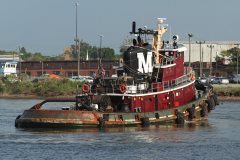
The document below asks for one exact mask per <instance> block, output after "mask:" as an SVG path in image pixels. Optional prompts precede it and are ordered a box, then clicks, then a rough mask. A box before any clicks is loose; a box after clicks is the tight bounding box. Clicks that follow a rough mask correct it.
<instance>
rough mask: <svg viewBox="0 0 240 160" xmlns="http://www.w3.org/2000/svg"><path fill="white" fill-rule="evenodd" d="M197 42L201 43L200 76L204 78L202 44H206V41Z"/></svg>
mask: <svg viewBox="0 0 240 160" xmlns="http://www.w3.org/2000/svg"><path fill="white" fill-rule="evenodd" d="M196 43H197V44H199V45H200V52H199V55H200V67H199V72H200V75H199V77H200V78H202V68H203V64H202V62H203V57H202V55H203V53H202V44H204V43H205V41H196Z"/></svg>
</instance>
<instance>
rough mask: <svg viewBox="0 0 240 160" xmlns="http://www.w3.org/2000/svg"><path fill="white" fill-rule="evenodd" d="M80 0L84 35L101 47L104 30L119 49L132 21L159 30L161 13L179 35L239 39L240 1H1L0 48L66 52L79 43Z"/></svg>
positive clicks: (104, 42) (182, 37)
mask: <svg viewBox="0 0 240 160" xmlns="http://www.w3.org/2000/svg"><path fill="white" fill-rule="evenodd" d="M76 2H78V3H79V5H78V7H77V10H78V14H77V17H78V18H77V19H78V36H79V38H80V40H83V41H85V42H87V43H89V44H91V45H93V46H99V44H100V38H99V35H103V36H104V37H103V39H102V47H110V48H114V49H115V51H116V53H118V52H119V48H120V46H121V44H122V43H123V41H124V39H126V38H127V36H128V35H129V32H130V31H131V23H132V21H136V23H137V28H139V27H144V26H147V27H148V28H149V29H155V28H156V23H157V18H159V17H164V18H167V21H166V23H167V24H168V27H169V33H168V34H169V35H174V34H177V35H179V37H180V40H187V38H188V37H187V34H188V33H192V34H193V35H194V37H193V40H198V41H199V40H205V41H240V18H239V15H240V9H239V8H240V1H239V0H165V1H163V0H0V50H5V51H13V50H17V48H18V46H21V47H25V48H26V49H27V51H29V52H32V53H35V52H41V53H43V54H44V55H50V56H53V55H59V54H62V53H63V49H64V48H65V47H68V46H70V45H71V44H74V38H75V34H76V33H75V32H76V28H75V27H76V7H75V3H76ZM170 31H171V34H170Z"/></svg>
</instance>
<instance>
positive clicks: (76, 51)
mask: <svg viewBox="0 0 240 160" xmlns="http://www.w3.org/2000/svg"><path fill="white" fill-rule="evenodd" d="M78 5H79V4H78V3H77V2H76V3H75V7H76V37H75V39H74V41H75V43H76V44H75V54H76V55H77V57H78V76H79V75H80V55H79V54H80V44H79V52H78V43H79V39H78V34H77V33H78V32H77V27H78V21H77V20H78V18H77V13H78V12H77V6H78Z"/></svg>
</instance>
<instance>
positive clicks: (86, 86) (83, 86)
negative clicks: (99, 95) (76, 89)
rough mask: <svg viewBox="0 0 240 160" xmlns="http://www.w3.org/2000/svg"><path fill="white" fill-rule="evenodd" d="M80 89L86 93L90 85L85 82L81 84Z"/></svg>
mask: <svg viewBox="0 0 240 160" xmlns="http://www.w3.org/2000/svg"><path fill="white" fill-rule="evenodd" d="M82 91H83V92H84V93H88V92H89V91H90V86H89V85H88V84H87V83H85V84H83V85H82Z"/></svg>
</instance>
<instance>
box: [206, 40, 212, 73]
mask: <svg viewBox="0 0 240 160" xmlns="http://www.w3.org/2000/svg"><path fill="white" fill-rule="evenodd" d="M207 47H208V48H210V71H209V77H210V76H212V49H213V48H214V45H212V44H210V45H207Z"/></svg>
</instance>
